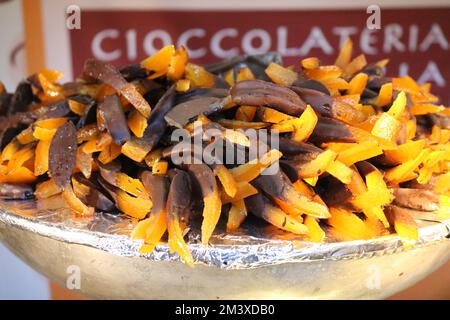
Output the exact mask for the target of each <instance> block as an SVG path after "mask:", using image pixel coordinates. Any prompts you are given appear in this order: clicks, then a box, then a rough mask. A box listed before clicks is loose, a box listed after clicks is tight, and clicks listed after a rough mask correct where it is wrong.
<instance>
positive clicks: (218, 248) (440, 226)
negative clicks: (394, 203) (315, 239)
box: [0, 200, 450, 269]
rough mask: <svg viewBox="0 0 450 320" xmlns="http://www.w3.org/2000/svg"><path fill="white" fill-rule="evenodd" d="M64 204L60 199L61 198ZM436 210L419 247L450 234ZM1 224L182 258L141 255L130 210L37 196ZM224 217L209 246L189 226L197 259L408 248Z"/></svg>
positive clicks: (237, 262) (276, 259)
mask: <svg viewBox="0 0 450 320" xmlns="http://www.w3.org/2000/svg"><path fill="white" fill-rule="evenodd" d="M56 204H58V202H56ZM437 216H438V215H437V214H435V213H422V214H421V215H420V219H419V220H418V223H419V226H420V232H419V235H420V239H419V241H418V243H417V244H416V245H415V247H421V246H426V245H428V244H432V243H435V242H437V241H441V240H442V239H444V238H445V237H447V238H448V237H449V234H450V219H447V220H440V219H438V218H437ZM0 223H3V224H5V225H6V226H7V227H16V228H21V229H24V230H28V231H31V232H34V233H36V234H39V235H42V236H45V237H49V238H51V239H54V240H59V241H64V242H66V243H73V244H80V245H86V246H90V247H93V248H97V249H100V250H103V251H106V252H110V253H112V254H115V255H119V256H125V257H134V256H140V257H144V258H146V259H149V260H153V261H179V260H180V258H179V257H178V256H177V255H176V254H171V253H170V252H169V248H168V246H167V244H165V243H161V244H159V245H158V246H157V247H156V249H155V250H154V251H153V252H152V253H151V254H141V253H139V251H138V249H139V248H140V246H141V245H142V241H138V240H132V239H131V238H130V237H129V235H130V232H131V230H132V229H133V226H134V225H135V223H137V221H134V220H132V219H130V218H129V217H126V216H124V215H114V214H110V213H102V212H97V213H95V215H94V217H93V218H89V219H87V218H79V217H76V216H74V215H73V213H72V212H71V210H70V209H68V208H61V207H57V206H56V207H52V206H51V205H50V206H49V205H48V204H46V205H45V206H41V205H40V204H39V203H38V202H37V201H35V200H20V201H18V200H14V201H13V200H0ZM224 225H225V222H224V221H221V222H220V223H219V225H218V228H217V231H216V233H215V234H214V235H213V237H212V238H211V241H210V245H209V246H205V245H202V244H201V243H200V241H199V238H200V237H199V222H197V223H195V221H194V223H193V227H192V228H191V230H190V231H189V236H188V241H187V242H188V246H189V249H190V250H191V252H192V256H193V258H194V260H195V263H196V264H202V265H206V266H214V267H217V268H220V269H252V268H258V267H262V266H267V265H277V264H283V263H289V262H310V261H318V260H341V259H359V258H363V257H372V256H376V255H387V254H392V253H397V252H400V251H403V250H405V249H404V247H403V246H402V244H401V242H400V240H399V238H398V237H397V236H395V235H388V236H384V237H381V238H377V239H371V240H361V241H352V242H350V243H351V245H349V242H335V239H332V238H328V239H326V241H325V243H322V244H314V243H311V242H307V241H306V240H305V239H304V238H302V237H301V236H296V235H293V234H290V233H286V232H283V231H281V230H278V229H276V228H274V227H271V226H267V224H266V223H265V222H264V221H261V220H259V219H256V218H252V217H249V218H248V219H247V220H246V221H245V222H244V224H243V225H242V228H241V230H240V231H239V232H237V233H234V234H229V233H225V232H224V228H225V227H224Z"/></svg>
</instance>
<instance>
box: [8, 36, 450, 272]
mask: <svg viewBox="0 0 450 320" xmlns="http://www.w3.org/2000/svg"><path fill="white" fill-rule="evenodd" d="M387 63H388V60H382V61H379V62H377V63H374V64H367V62H366V59H365V57H364V55H359V56H357V57H352V42H351V40H347V41H346V42H345V43H344V45H343V46H342V48H341V50H340V53H339V56H338V57H337V59H336V61H335V63H334V65H321V64H320V61H319V60H318V59H317V58H314V57H311V58H306V59H303V60H301V61H300V63H299V65H295V66H283V65H282V63H281V59H280V57H279V55H277V54H274V53H268V54H262V55H248V56H237V57H235V58H232V59H229V60H226V61H223V62H220V63H217V64H213V65H208V66H199V65H196V64H193V63H190V62H189V61H188V54H187V52H186V50H185V49H184V48H179V49H178V50H176V49H175V48H174V46H172V45H170V46H166V47H164V48H162V49H161V50H160V51H158V52H157V53H155V54H154V55H152V56H150V57H149V58H147V59H145V60H144V61H142V62H141V63H140V64H136V65H129V66H126V67H123V68H116V67H114V66H112V65H109V64H107V63H104V62H101V61H98V60H88V61H86V63H85V66H84V71H83V74H82V75H81V76H80V77H79V78H78V79H76V81H74V82H68V83H64V84H61V83H58V82H57V81H58V80H59V79H60V78H61V77H62V76H63V75H62V74H61V73H60V72H58V71H55V70H50V69H45V70H42V72H40V73H37V74H33V75H32V76H30V77H29V78H28V79H26V80H24V81H23V82H21V83H20V84H19V85H18V87H17V89H16V91H15V92H14V93H13V94H10V93H8V92H6V91H5V89H4V88H3V86H1V88H0V113H1V114H2V116H1V117H0V130H1V131H0V143H1V145H0V147H1V155H0V157H1V159H0V161H1V163H0V195H1V197H2V198H5V199H26V198H32V197H35V198H36V199H37V206H38V207H40V208H44V209H52V208H53V209H55V208H70V209H71V210H72V211H73V213H74V214H75V215H77V216H82V217H86V218H89V217H92V216H93V215H95V214H96V212H110V213H118V214H124V215H127V216H129V217H130V218H132V219H133V221H135V222H136V225H135V228H134V230H133V232H132V237H133V238H135V239H143V240H144V244H143V246H142V248H141V249H140V251H141V252H142V253H150V252H151V251H152V250H153V249H154V248H155V246H156V245H157V244H158V243H159V242H161V241H166V240H167V242H168V245H169V247H170V249H171V251H173V252H176V253H178V255H179V256H180V257H181V258H182V259H183V260H184V261H185V262H186V263H188V264H192V263H193V258H192V256H191V253H190V252H189V249H188V246H187V244H186V241H185V239H184V238H185V236H186V234H187V233H188V232H189V230H190V229H191V224H192V221H193V219H194V218H198V219H200V221H201V241H202V243H203V244H205V245H207V244H208V242H209V240H210V237H211V235H212V234H213V233H214V231H215V229H216V230H217V228H216V227H217V225H218V224H221V223H222V222H223V224H224V225H226V231H227V232H229V233H234V232H237V231H238V229H239V228H240V227H241V224H242V223H252V219H253V218H252V219H250V217H249V218H247V215H248V214H249V213H250V214H252V215H253V216H255V217H257V218H260V219H263V220H265V221H266V222H267V224H268V225H272V226H273V227H276V228H279V229H282V230H284V231H285V232H287V233H293V234H298V235H303V236H304V239H305V240H306V241H312V242H322V241H324V240H325V238H327V239H335V240H338V241H346V240H356V239H370V238H374V237H379V236H383V235H387V234H392V233H397V234H398V235H399V237H400V239H401V240H402V242H403V243H404V244H405V245H406V246H410V245H413V244H414V243H415V242H416V241H417V239H418V227H417V224H416V220H417V219H423V218H426V219H428V220H433V219H434V220H439V219H446V218H448V217H449V216H450V201H449V199H450V198H449V196H450V173H449V168H450V143H449V140H450V109H449V108H448V107H444V106H442V105H440V104H439V103H438V102H439V99H438V98H437V97H436V96H434V95H433V94H432V93H431V92H430V84H429V83H425V84H418V83H416V82H415V81H414V80H413V79H412V78H410V77H408V76H406V77H398V78H391V77H387V76H385V72H384V69H385V68H384V67H385V66H386V64H387ZM210 129H214V130H215V132H216V133H217V134H216V135H215V136H214V137H211V136H210V135H208V134H205V133H206V132H207V131H208V130H210ZM179 130H182V131H183V132H185V136H186V137H187V139H186V138H185V139H184V140H183V141H182V142H180V141H177V140H176V139H173V136H174V132H176V131H177V132H178V131H179ZM249 130H252V131H253V133H254V132H256V133H260V132H261V133H262V132H264V133H265V136H266V137H267V136H269V137H271V138H276V142H277V143H276V144H275V143H272V142H270V141H275V140H274V139H271V140H270V141H260V138H259V137H260V135H256V138H255V136H253V137H252V138H250V137H248V136H247V134H246V132H248V131H249ZM199 137H200V138H199ZM196 139H197V140H196ZM198 139H199V140H198ZM194 141H197V142H198V141H200V146H201V147H202V148H205V149H206V148H208V147H210V148H211V147H213V146H214V147H217V146H218V145H219V144H218V143H219V142H220V143H222V144H220V146H223V148H224V150H225V153H228V152H230V150H240V152H241V153H242V154H243V155H244V159H245V161H243V162H240V163H238V162H236V161H222V160H223V159H219V158H218V157H217V158H215V157H212V159H209V161H206V160H205V159H203V158H202V156H201V154H199V153H198V152H197V153H196V152H195V151H193V150H195V148H192V146H193V145H194ZM256 145H257V146H258V148H257V149H258V150H260V151H261V150H263V152H257V153H256V154H255V153H252V152H250V150H251V148H252V147H254V146H256ZM262 147H265V148H262ZM230 148H231V149H230ZM180 153H181V154H182V156H183V157H181V158H182V159H183V160H182V161H175V160H174V159H175V158H176V159H180V157H179V156H180ZM186 155H188V157H185V156H186ZM175 156H177V157H175ZM192 159H196V160H197V161H192ZM269 170H270V172H269ZM246 219H247V220H246ZM253 221H255V220H254V219H253Z"/></svg>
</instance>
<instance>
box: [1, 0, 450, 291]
mask: <svg viewBox="0 0 450 320" xmlns="http://www.w3.org/2000/svg"><path fill="white" fill-rule="evenodd" d="M371 4H372V3H371V1H355V0H344V1H339V4H337V1H333V0H316V1H314V2H311V1H294V0H278V1H268V0H255V1H251V2H248V3H246V4H244V2H243V1H238V0H227V1H216V0H209V1H202V0H189V1H181V0H126V1H120V0H108V1H106V0H97V1H95V2H94V1H89V0H0V30H2V31H1V32H0V43H1V44H2V45H1V46H0V79H1V80H2V82H3V83H4V84H5V86H6V88H7V89H8V90H9V91H13V90H14V89H15V86H16V85H17V83H18V82H19V81H20V80H21V79H22V78H23V77H25V75H27V74H31V73H33V72H36V71H39V70H41V69H42V68H43V67H45V66H46V67H49V68H53V69H58V70H60V71H63V72H64V74H65V78H64V79H63V81H65V80H71V79H73V78H74V77H75V76H76V75H77V74H79V73H80V70H81V69H82V65H83V62H84V60H85V59H87V58H90V57H95V58H98V59H101V60H105V61H108V62H110V63H112V64H115V65H123V64H126V63H133V62H137V61H140V60H142V59H143V58H144V57H146V56H148V55H150V54H152V53H154V52H155V51H157V50H158V49H159V48H161V47H163V46H164V45H167V44H170V43H174V44H177V45H184V46H185V47H186V48H187V49H188V51H189V53H190V56H191V58H192V60H194V61H196V62H199V63H209V62H213V61H217V60H221V59H223V58H227V57H230V56H233V55H236V54H242V53H258V52H265V51H270V50H272V51H278V52H280V53H281V54H282V55H283V58H284V61H285V63H286V64H296V63H298V61H299V60H300V59H301V58H303V57H307V56H317V57H319V58H320V59H321V61H322V62H323V63H324V64H327V63H332V62H333V61H334V59H335V57H336V55H337V49H338V48H339V46H340V44H341V43H342V42H343V41H344V40H345V39H346V38H347V37H348V36H350V37H351V38H352V40H353V42H354V46H355V48H354V49H355V51H356V53H364V54H365V55H366V57H367V59H368V61H369V62H370V61H372V62H375V61H378V60H380V59H383V58H385V57H388V58H389V59H390V63H389V65H388V74H390V75H394V74H395V75H396V74H400V75H406V74H408V75H410V76H412V77H413V78H415V79H418V80H419V82H430V83H431V84H432V87H433V89H432V91H433V92H434V93H437V94H438V95H439V96H440V98H441V103H443V104H450V90H449V88H450V84H449V81H450V59H449V58H448V57H449V51H450V45H449V42H450V1H449V0H440V1H434V0H428V1H423V0H395V1H387V0H383V1H380V0H378V1H377V5H378V6H379V8H380V9H381V10H380V16H379V18H380V19H378V20H376V21H375V23H379V25H376V26H375V28H374V29H373V30H370V29H368V28H367V27H366V22H367V19H368V17H369V16H371V14H372V13H373V11H370V10H368V9H367V8H368V7H369V5H371ZM368 11H370V12H369V13H368ZM372 22H373V21H372ZM84 298H88V297H84V296H81V295H79V294H77V293H74V292H71V291H69V290H66V289H64V288H62V287H61V286H59V285H57V284H55V283H51V282H50V281H49V280H48V279H46V278H45V277H43V276H41V275H39V274H37V273H36V272H34V271H33V270H32V269H30V268H29V267H28V266H27V265H25V264H24V263H23V262H21V261H20V260H19V259H18V258H17V257H15V256H14V255H12V254H11V253H10V252H9V251H8V250H7V249H6V248H5V247H3V246H2V245H1V244H0V299H84ZM392 299H450V263H447V264H446V265H445V266H443V267H442V268H440V269H439V270H437V271H436V272H434V273H433V274H432V275H431V276H429V277H428V278H427V279H424V280H423V281H421V282H420V283H418V284H416V285H415V286H414V287H412V288H409V289H407V290H405V291H404V292H401V293H399V294H397V295H395V296H394V297H392Z"/></svg>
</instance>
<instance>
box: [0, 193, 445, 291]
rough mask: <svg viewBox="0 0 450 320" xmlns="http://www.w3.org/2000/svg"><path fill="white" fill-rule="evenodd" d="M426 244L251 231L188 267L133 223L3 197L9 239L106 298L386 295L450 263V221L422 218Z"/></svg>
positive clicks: (54, 274)
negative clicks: (144, 249) (148, 241)
mask: <svg viewBox="0 0 450 320" xmlns="http://www.w3.org/2000/svg"><path fill="white" fill-rule="evenodd" d="M419 223H420V229H419V241H418V242H417V244H416V245H415V246H413V247H412V248H409V249H405V248H404V247H403V246H402V244H401V242H400V240H399V238H398V237H397V236H396V235H389V236H386V237H382V238H377V239H371V240H365V241H349V242H334V243H323V244H313V243H308V242H306V241H302V240H301V239H300V240H292V239H284V238H283V237H280V238H277V239H275V237H272V238H263V237H258V236H257V234H258V233H257V232H256V231H254V232H253V233H250V234H251V235H247V236H242V235H234V236H233V235H231V236H230V235H228V236H221V235H216V236H215V237H214V238H213V245H210V246H203V245H201V244H199V243H196V242H195V241H192V242H191V241H190V243H189V247H190V250H191V252H192V254H193V256H194V258H195V260H196V263H195V266H194V267H189V266H187V265H186V264H184V263H183V262H181V261H180V259H179V258H178V257H177V256H176V255H175V254H171V253H170V252H169V249H168V247H167V245H166V244H164V243H162V244H160V245H158V246H157V247H156V249H155V251H154V252H153V253H152V254H149V255H148V254H147V255H146V254H140V253H139V251H138V249H139V247H140V245H141V242H139V241H134V240H131V239H130V238H129V235H128V234H129V231H130V230H131V228H132V223H131V222H130V220H129V219H124V218H122V217H121V216H113V215H110V214H96V216H95V218H94V219H90V220H83V219H75V218H71V214H70V212H68V211H67V209H45V210H37V209H36V204H35V202H34V201H32V200H30V201H0V240H1V241H2V242H3V243H4V244H5V245H6V246H7V247H8V248H9V249H10V250H11V251H12V252H13V253H15V254H16V255H17V256H18V257H20V258H21V259H22V260H23V261H25V262H26V263H27V264H28V265H30V266H31V267H32V268H34V269H35V270H37V271H38V272H40V273H42V274H43V275H45V276H46V277H48V278H50V279H52V280H54V281H56V282H58V283H60V284H61V285H63V286H66V287H68V288H69V289H74V290H78V291H80V292H81V293H83V294H86V295H88V296H90V297H93V298H99V299H382V298H386V297H389V296H391V295H393V294H395V293H396V292H399V291H401V290H403V289H405V288H407V287H409V286H411V285H413V284H414V283H416V282H418V281H419V280H421V279H423V278H424V277H426V276H427V275H428V274H430V273H431V272H433V271H434V270H436V269H437V268H439V267H440V266H441V265H442V264H444V263H445V262H446V261H447V260H448V259H449V256H450V240H449V239H448V237H449V230H450V220H443V221H429V220H420V221H419Z"/></svg>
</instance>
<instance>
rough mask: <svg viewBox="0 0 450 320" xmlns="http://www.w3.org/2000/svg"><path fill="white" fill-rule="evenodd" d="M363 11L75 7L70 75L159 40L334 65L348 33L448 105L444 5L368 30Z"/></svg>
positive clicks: (131, 56) (211, 55) (387, 19)
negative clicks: (77, 21)
mask: <svg viewBox="0 0 450 320" xmlns="http://www.w3.org/2000/svg"><path fill="white" fill-rule="evenodd" d="M369 17H370V14H368V13H366V10H362V9H358V10H325V11H323V10H320V11H319V10H311V11H304V10H301V11H300V10H291V11H107V10H105V11H103V10H95V11H94V10H92V11H89V10H85V9H83V10H82V11H81V29H79V30H78V29H73V30H70V31H69V32H70V44H71V52H72V66H73V74H74V75H77V74H79V73H80V72H81V70H82V67H83V62H84V60H85V59H87V58H89V57H95V58H98V59H101V60H104V61H108V62H110V63H112V64H114V65H124V64H127V63H136V62H138V61H140V60H141V59H143V58H145V57H146V56H148V55H150V54H152V53H154V52H155V51H156V50H158V49H159V48H161V47H162V46H164V45H167V44H171V43H174V44H176V45H178V46H180V45H183V46H185V47H186V48H187V49H188V51H189V53H190V56H191V59H192V60H193V61H195V62H198V63H210V62H214V61H218V60H221V59H224V58H228V57H232V56H234V55H237V54H242V53H249V54H251V53H261V52H266V51H278V52H280V53H281V54H282V55H283V58H284V62H285V64H288V65H289V64H298V62H299V60H300V59H301V58H304V57H308V56H318V57H319V58H320V59H321V61H322V64H330V63H333V62H334V59H335V57H336V55H337V51H338V50H337V48H339V46H340V44H341V43H342V42H343V41H344V40H345V39H346V38H347V37H348V36H350V37H351V38H352V40H353V42H354V48H355V54H359V53H361V52H362V53H364V54H365V55H366V57H367V60H368V61H369V62H376V61H378V60H381V59H384V58H386V57H387V58H389V59H390V63H389V65H388V74H390V75H398V74H400V75H405V74H409V75H410V76H412V77H414V78H415V79H418V80H419V81H420V82H431V83H432V84H433V92H435V93H437V94H440V96H441V98H442V102H443V103H447V104H448V103H449V101H450V94H449V91H448V90H446V89H445V88H446V87H447V88H448V86H449V81H450V59H449V41H450V9H449V8H443V9H383V10H382V13H381V21H380V22H381V26H380V27H381V28H380V29H379V30H376V29H375V30H370V29H369V28H367V27H366V26H367V25H366V23H367V19H368V18H369Z"/></svg>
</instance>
